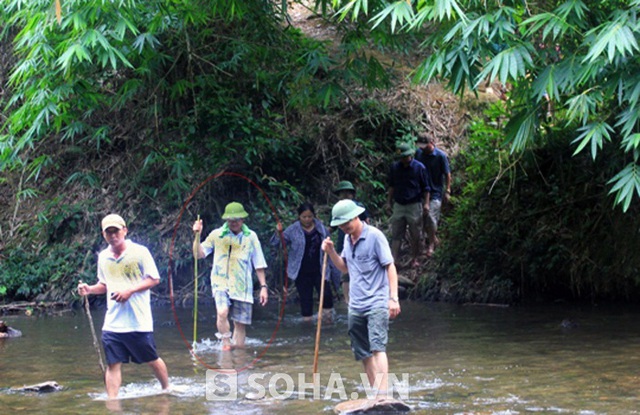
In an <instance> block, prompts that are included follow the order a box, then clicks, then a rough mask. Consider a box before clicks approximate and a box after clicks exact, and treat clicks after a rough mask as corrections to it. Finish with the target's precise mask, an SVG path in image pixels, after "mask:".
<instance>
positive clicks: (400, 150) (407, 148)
mask: <svg viewBox="0 0 640 415" xmlns="http://www.w3.org/2000/svg"><path fill="white" fill-rule="evenodd" d="M415 152H416V150H415V149H414V148H413V146H412V145H411V144H409V143H401V144H398V145H397V147H396V153H397V154H398V156H400V157H407V156H413V154H414V153H415Z"/></svg>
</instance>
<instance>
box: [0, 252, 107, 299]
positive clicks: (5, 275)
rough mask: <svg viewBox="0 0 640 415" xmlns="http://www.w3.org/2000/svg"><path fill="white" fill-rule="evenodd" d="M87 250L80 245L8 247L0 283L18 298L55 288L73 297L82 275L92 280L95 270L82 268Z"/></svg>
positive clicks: (32, 295) (85, 278) (25, 297)
mask: <svg viewBox="0 0 640 415" xmlns="http://www.w3.org/2000/svg"><path fill="white" fill-rule="evenodd" d="M78 252H83V247H82V246H80V245H75V244H74V245H68V246H65V245H54V246H53V247H52V248H51V249H47V250H44V249H43V250H36V249H31V250H29V249H25V248H23V247H17V248H10V249H7V250H5V253H6V258H5V259H4V260H3V264H2V265H3V266H2V267H1V268H0V286H1V287H4V290H3V291H4V292H3V293H2V295H5V294H6V296H7V297H9V298H12V299H14V300H30V299H33V298H34V297H36V296H38V295H40V294H43V293H45V292H46V291H47V290H51V289H55V290H56V291H57V292H58V293H59V294H60V295H59V296H56V298H59V299H69V298H71V296H72V291H73V289H74V287H75V284H77V282H78V280H79V279H84V280H86V281H91V280H93V279H94V278H95V272H91V271H88V270H87V272H83V271H82V272H81V270H83V269H84V267H83V263H82V261H83V256H81V255H78Z"/></svg>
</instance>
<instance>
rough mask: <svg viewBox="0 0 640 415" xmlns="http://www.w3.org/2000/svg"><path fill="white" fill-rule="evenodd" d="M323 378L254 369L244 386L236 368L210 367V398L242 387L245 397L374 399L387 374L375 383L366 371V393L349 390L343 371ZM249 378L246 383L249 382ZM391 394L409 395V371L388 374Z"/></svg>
mask: <svg viewBox="0 0 640 415" xmlns="http://www.w3.org/2000/svg"><path fill="white" fill-rule="evenodd" d="M322 380H324V381H325V382H323V383H322V382H321V379H320V375H319V374H315V375H311V374H306V373H298V374H297V376H296V375H290V374H288V373H271V374H267V373H251V374H249V375H248V376H246V377H245V376H243V378H242V383H243V384H242V385H241V386H242V387H241V388H239V385H238V372H237V371H235V370H228V371H216V370H207V375H206V398H207V400H210V401H233V400H236V399H238V397H239V393H238V390H239V389H242V396H240V397H241V398H242V397H248V396H251V398H252V399H262V398H274V399H292V398H294V399H295V398H296V397H297V398H298V399H309V398H313V399H334V398H338V399H340V400H348V399H360V398H367V399H373V398H375V397H376V396H377V394H378V391H380V389H381V388H380V386H381V385H382V383H383V381H384V380H383V376H382V375H380V374H379V375H377V376H376V377H375V380H374V382H373V385H372V384H371V383H370V382H369V379H368V378H367V375H366V374H365V373H361V374H360V382H361V385H362V389H363V390H364V395H363V396H361V394H360V393H359V392H351V393H350V394H347V392H346V389H345V387H344V381H343V378H342V376H341V375H340V374H339V373H331V374H330V375H329V377H328V378H327V377H326V376H324V378H323V379H322ZM245 382H246V385H245ZM386 395H387V396H393V397H397V398H398V399H409V374H408V373H402V374H401V375H400V378H398V376H397V375H396V374H394V373H389V374H388V376H387V393H386Z"/></svg>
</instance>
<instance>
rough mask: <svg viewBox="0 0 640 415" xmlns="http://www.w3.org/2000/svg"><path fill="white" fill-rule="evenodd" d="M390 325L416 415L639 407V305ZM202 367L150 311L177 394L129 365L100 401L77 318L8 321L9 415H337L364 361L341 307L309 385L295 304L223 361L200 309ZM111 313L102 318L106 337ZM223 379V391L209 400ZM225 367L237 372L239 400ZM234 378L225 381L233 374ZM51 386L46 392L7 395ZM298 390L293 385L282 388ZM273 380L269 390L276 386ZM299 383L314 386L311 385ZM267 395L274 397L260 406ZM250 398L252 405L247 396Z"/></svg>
mask: <svg viewBox="0 0 640 415" xmlns="http://www.w3.org/2000/svg"><path fill="white" fill-rule="evenodd" d="M402 307H403V311H402V314H401V317H400V318H399V319H397V320H395V321H393V322H392V323H391V330H390V339H389V346H388V353H389V363H390V370H391V372H392V373H393V375H394V376H395V378H396V379H398V380H401V381H402V380H404V383H403V384H402V385H401V386H402V387H403V388H405V389H404V393H407V394H408V397H407V398H406V399H405V401H406V402H407V403H408V404H410V405H411V406H412V407H413V409H414V411H413V413H416V414H516V413H536V414H558V413H569V414H572V413H575V414H636V413H639V412H638V408H639V407H640V405H639V402H638V390H640V375H638V373H640V372H639V369H640V354H639V353H638V352H637V350H638V344H639V341H640V318H639V317H640V312H639V310H637V309H636V308H635V307H589V308H585V307H575V306H563V305H554V306H544V307H512V308H495V307H481V306H466V307H465V306H456V305H449V304H431V303H411V302H404V303H403V304H402ZM200 311H201V313H200V315H201V318H200V319H199V322H198V328H199V336H198V338H199V341H198V344H197V347H196V353H197V355H198V358H199V359H198V361H195V360H194V359H193V358H192V356H191V354H190V351H189V349H188V345H189V344H190V343H191V340H190V339H192V332H191V330H192V329H191V327H192V326H191V323H192V322H191V318H192V314H191V310H189V309H178V310H177V314H178V316H179V319H180V321H179V323H180V324H179V327H181V328H182V330H183V334H184V336H185V337H186V339H185V338H183V337H182V335H181V334H180V331H179V330H178V325H177V324H176V323H175V322H174V321H173V312H172V310H171V309H170V307H169V306H167V307H156V308H155V309H154V315H155V322H156V329H155V333H156V342H157V344H158V349H159V352H160V355H161V357H162V358H163V359H164V360H165V361H166V363H167V366H168V368H169V374H170V376H171V382H172V384H174V385H177V386H179V391H177V392H176V393H174V394H172V395H154V396H142V395H148V394H151V393H153V392H156V391H158V389H159V385H158V384H157V382H156V381H155V379H154V377H153V376H152V374H151V371H150V369H149V368H148V367H146V366H145V365H142V366H138V365H125V366H124V368H123V385H124V387H123V391H122V394H123V396H124V397H127V398H129V399H123V400H119V401H116V402H109V401H106V402H105V401H104V398H105V395H104V385H103V383H102V379H101V373H100V368H99V365H98V360H97V355H96V353H95V350H94V348H93V345H92V338H91V333H90V329H89V324H88V322H87V320H86V317H85V316H84V315H83V314H82V313H79V312H78V313H75V314H73V313H69V314H67V315H63V316H57V317H48V316H38V317H34V316H32V317H26V316H6V317H4V319H5V320H6V321H7V322H8V324H9V325H11V326H13V327H16V328H18V329H20V330H22V332H23V337H21V338H16V339H4V340H0V405H1V406H2V410H3V413H47V414H68V413H83V414H94V413H95V414H102V413H108V412H113V413H154V414H165V413H166V414H169V413H184V414H204V413H210V414H217V413H223V412H224V413H234V414H236V413H238V414H285V413H290V414H309V413H332V408H333V406H334V405H336V404H337V403H338V402H340V401H341V400H343V399H349V398H354V397H356V396H357V397H360V398H363V397H365V392H366V391H365V388H364V386H363V383H362V381H361V378H360V372H361V364H360V363H359V362H356V361H354V360H353V357H352V355H351V351H350V347H349V340H348V338H347V334H346V328H347V322H346V309H345V307H344V305H342V304H341V305H340V306H339V307H338V309H337V312H336V318H335V321H334V322H333V323H332V324H325V323H323V326H322V328H323V330H322V337H321V345H320V357H319V370H320V387H319V389H318V390H317V391H315V394H316V396H315V398H316V399H314V388H313V385H312V379H313V378H312V376H311V368H312V364H313V353H314V346H315V334H316V327H315V324H314V323H306V322H303V321H301V319H300V318H299V317H297V311H298V310H297V306H296V305H291V306H287V310H286V313H285V316H284V319H283V321H282V322H281V324H280V326H279V329H278V330H277V332H276V333H275V335H274V336H273V341H270V339H271V338H272V334H273V332H274V328H275V327H276V322H277V317H278V313H279V310H278V306H277V305H276V304H272V305H270V306H268V307H267V308H266V309H262V308H259V307H256V308H255V312H254V313H255V314H254V325H253V326H252V327H250V328H249V329H248V332H247V334H248V342H247V347H246V349H238V350H233V351H232V352H222V351H221V350H220V345H219V343H218V341H217V340H216V339H215V337H214V333H215V328H214V323H215V319H214V317H213V314H214V310H213V309H212V308H208V307H201V308H200ZM102 314H103V311H102V310H94V313H93V315H94V320H95V324H96V326H97V328H99V327H100V326H101V324H102V318H103V316H102ZM208 367H209V368H213V369H216V370H211V371H210V372H209V376H210V381H211V379H214V380H215V381H216V382H217V383H216V384H215V385H216V386H215V387H216V388H217V387H218V386H220V387H223V388H222V389H220V390H218V389H215V390H214V392H215V393H214V394H211V395H212V396H209V398H216V399H207V396H206V395H207V392H211V390H212V387H211V385H212V384H211V383H209V384H207V368H208ZM219 369H235V370H237V371H238V372H237V399H229V398H234V396H233V395H232V392H231V387H230V386H229V385H228V383H227V381H228V380H229V379H230V378H228V377H226V378H225V377H220V376H223V375H224V374H223V372H221V371H220V370H219ZM225 376H228V375H225ZM47 380H55V381H57V382H58V383H59V384H60V385H62V386H63V387H64V389H63V390H62V391H61V392H56V393H50V394H42V395H38V394H34V393H26V394H25V393H18V392H14V391H11V388H12V387H21V386H23V385H28V384H35V383H39V382H43V381H47ZM289 381H291V382H293V383H292V384H288V383H287V382H289ZM269 382H271V384H270V383H269ZM303 382H306V383H307V386H306V387H305V386H304V385H303ZM261 395H265V398H263V399H256V398H260V397H261ZM247 398H251V399H247Z"/></svg>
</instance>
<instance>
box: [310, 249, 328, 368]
mask: <svg viewBox="0 0 640 415" xmlns="http://www.w3.org/2000/svg"><path fill="white" fill-rule="evenodd" d="M326 271H327V253H326V252H325V253H324V258H323V259H322V281H320V305H319V306H318V327H317V329H316V350H315V353H314V355H313V374H314V375H315V374H316V373H318V352H319V351H320V331H321V328H322V305H323V304H322V303H323V302H324V276H325V273H326Z"/></svg>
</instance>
